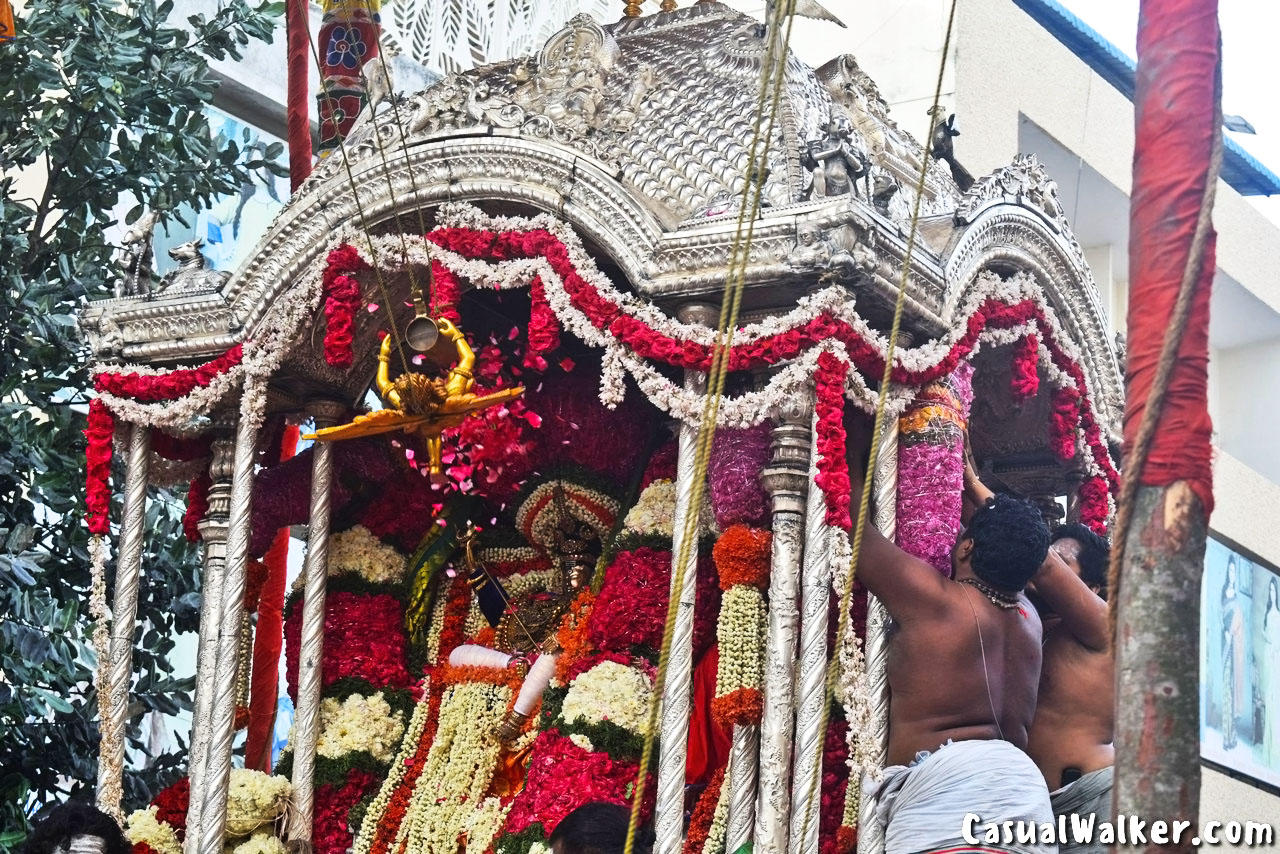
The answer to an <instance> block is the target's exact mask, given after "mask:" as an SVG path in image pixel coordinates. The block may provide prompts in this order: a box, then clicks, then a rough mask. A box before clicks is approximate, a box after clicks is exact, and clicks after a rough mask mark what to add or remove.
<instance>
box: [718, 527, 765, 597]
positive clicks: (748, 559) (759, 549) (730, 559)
mask: <svg viewBox="0 0 1280 854" xmlns="http://www.w3.org/2000/svg"><path fill="white" fill-rule="evenodd" d="M772 550H773V535H772V534H771V533H769V532H768V531H765V530H761V529H759V528H751V527H748V526H746V525H733V526H731V527H729V528H727V529H726V530H725V532H724V533H723V534H721V535H720V539H718V540H716V544H715V547H714V548H713V549H712V551H711V556H712V557H713V558H714V559H715V562H716V571H717V572H718V573H719V574H720V589H721V590H728V589H729V588H731V587H733V586H734V585H737V584H745V585H748V586H750V587H755V588H756V589H758V590H765V589H767V588H768V587H769V561H770V558H771V554H772Z"/></svg>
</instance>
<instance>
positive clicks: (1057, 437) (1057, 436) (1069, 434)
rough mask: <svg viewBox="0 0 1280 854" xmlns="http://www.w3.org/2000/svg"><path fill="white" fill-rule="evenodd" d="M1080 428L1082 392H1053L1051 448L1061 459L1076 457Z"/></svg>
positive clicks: (1069, 389) (1063, 389) (1067, 389)
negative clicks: (1077, 431) (1077, 437)
mask: <svg viewBox="0 0 1280 854" xmlns="http://www.w3.org/2000/svg"><path fill="white" fill-rule="evenodd" d="M1079 427H1080V392H1078V391H1076V390H1075V389H1073V388H1056V389H1054V390H1053V410H1052V412H1050V414H1049V447H1050V448H1052V449H1053V452H1054V453H1055V454H1057V455H1058V458H1059V459H1063V460H1069V459H1072V458H1073V457H1075V455H1076V430H1077V429H1078V428H1079Z"/></svg>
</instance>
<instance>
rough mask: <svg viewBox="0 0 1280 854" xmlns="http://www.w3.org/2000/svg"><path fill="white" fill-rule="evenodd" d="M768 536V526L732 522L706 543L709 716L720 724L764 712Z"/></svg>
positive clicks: (753, 719)
mask: <svg viewBox="0 0 1280 854" xmlns="http://www.w3.org/2000/svg"><path fill="white" fill-rule="evenodd" d="M772 547H773V536H772V535H771V534H770V533H769V532H768V531H762V530H759V529H755V528H750V527H748V526H746V525H733V526H730V528H729V529H728V530H727V531H725V532H724V533H723V534H721V535H720V539H719V540H718V541H717V542H716V544H715V547H714V548H713V549H712V552H711V554H712V557H713V558H714V559H715V562H716V571H717V573H718V574H719V576H720V587H721V588H722V589H723V590H724V596H723V598H722V599H721V602H720V619H719V621H718V622H717V624H716V638H717V641H718V643H719V645H720V660H719V662H718V664H717V667H716V696H715V698H714V699H712V701H711V717H712V719H713V720H715V722H716V723H718V724H720V726H722V727H725V728H726V729H727V728H729V727H730V726H733V725H735V724H741V725H749V724H758V723H760V718H761V716H762V715H763V713H764V695H763V694H762V692H761V689H762V686H763V683H764V644H765V619H766V617H765V604H764V595H763V593H762V592H761V591H763V590H764V589H765V588H766V587H768V586H769V559H770V555H771V552H772Z"/></svg>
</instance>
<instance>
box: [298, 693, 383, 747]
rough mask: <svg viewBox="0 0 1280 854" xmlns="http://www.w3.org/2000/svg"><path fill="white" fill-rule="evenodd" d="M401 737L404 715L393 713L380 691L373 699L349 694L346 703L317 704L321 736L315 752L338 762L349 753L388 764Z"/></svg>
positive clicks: (329, 701)
mask: <svg viewBox="0 0 1280 854" xmlns="http://www.w3.org/2000/svg"><path fill="white" fill-rule="evenodd" d="M403 736H404V715H403V714H402V713H400V712H393V711H392V710H391V706H390V704H389V703H387V699H386V697H385V696H384V695H383V693H382V692H381V691H379V692H378V693H376V694H373V695H372V696H368V697H365V696H361V695H360V694H351V695H349V696H348V697H347V698H346V699H345V700H341V701H339V700H337V699H335V698H332V697H326V698H325V699H323V700H321V701H320V736H319V739H318V740H317V742H316V752H317V753H318V754H319V755H320V756H325V757H328V758H330V759H337V758H338V757H341V756H345V755H346V754H348V753H357V752H362V753H368V754H369V755H370V756H372V757H373V758H374V759H376V760H377V761H378V762H390V761H391V758H392V756H393V754H394V751H395V749H396V746H397V745H399V744H400V739H401V738H402V737H403Z"/></svg>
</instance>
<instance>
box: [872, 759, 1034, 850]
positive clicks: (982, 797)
mask: <svg viewBox="0 0 1280 854" xmlns="http://www.w3.org/2000/svg"><path fill="white" fill-rule="evenodd" d="M866 797H869V798H873V799H875V801H876V816H877V817H878V818H879V820H880V823H881V825H882V826H883V827H884V828H885V854H919V852H925V851H939V850H942V849H947V848H957V847H966V846H967V847H973V846H972V843H969V842H968V841H967V840H966V839H965V837H964V821H965V816H967V815H970V814H976V815H977V816H979V820H978V822H977V824H976V825H975V826H972V827H971V828H970V832H971V834H972V835H973V836H976V837H977V838H978V839H979V840H982V839H983V837H984V835H985V831H986V826H987V825H989V824H993V823H994V824H1002V823H1003V822H1006V821H1012V822H1028V823H1030V822H1034V823H1035V825H1036V826H1037V827H1039V826H1040V825H1042V824H1044V823H1049V822H1052V821H1053V808H1052V807H1051V806H1050V804H1049V789H1048V787H1046V786H1045V784H1044V777H1043V776H1041V774H1040V770H1039V769H1038V768H1036V765H1035V763H1034V762H1032V761H1031V759H1030V757H1028V756H1027V754H1025V753H1023V752H1022V751H1021V750H1019V749H1018V748H1016V747H1014V746H1013V745H1012V744H1010V743H1009V742H1007V741H999V740H995V739H991V740H972V741H957V742H947V743H946V744H944V745H943V746H942V747H940V748H939V749H937V750H935V751H933V752H932V753H929V752H927V751H921V752H920V753H918V754H916V761H915V762H912V763H911V764H910V765H893V766H890V767H888V768H886V769H885V770H884V778H883V779H882V780H881V781H880V783H879V784H878V785H873V786H870V787H868V791H867V793H866ZM1038 839H1039V836H1038V835H1037V840H1038ZM979 846H980V847H981V848H983V849H984V850H995V851H1011V852H1017V854H1057V851H1058V846H1057V845H1055V844H1044V843H1041V842H1039V841H1031V842H1023V841H1017V840H1015V841H1013V842H1008V843H1006V842H1003V841H1002V842H1000V843H998V844H995V845H993V844H991V843H988V842H985V841H983V842H979Z"/></svg>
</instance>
